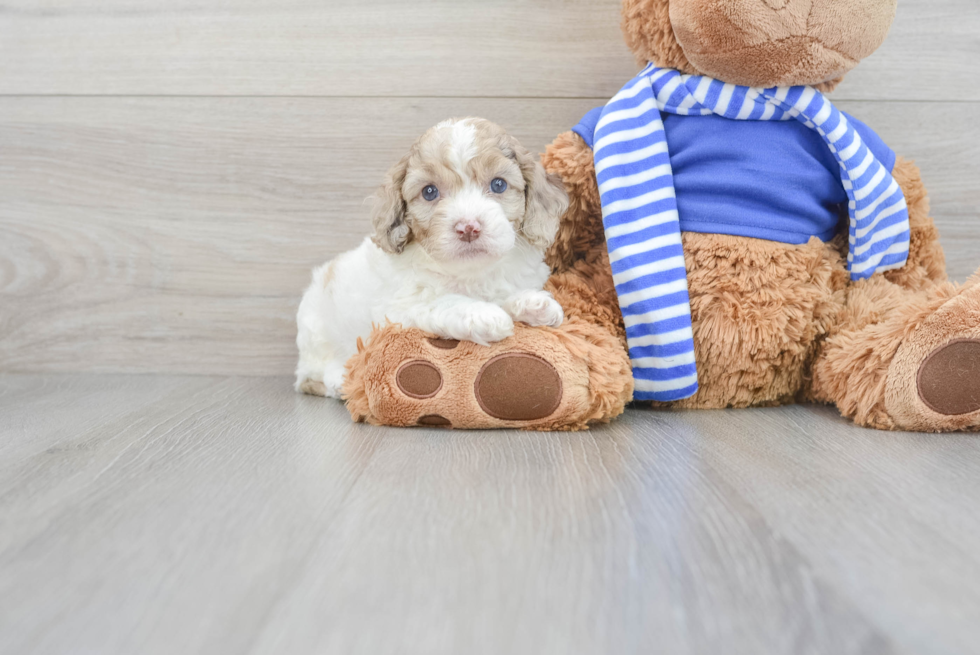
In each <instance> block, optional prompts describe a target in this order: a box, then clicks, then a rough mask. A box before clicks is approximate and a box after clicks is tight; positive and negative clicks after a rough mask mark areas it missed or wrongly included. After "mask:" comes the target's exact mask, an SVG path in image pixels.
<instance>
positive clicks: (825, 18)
mask: <svg viewBox="0 0 980 655" xmlns="http://www.w3.org/2000/svg"><path fill="white" fill-rule="evenodd" d="M896 4H897V0H623V32H624V34H625V36H626V42H627V44H628V45H629V47H630V49H631V50H632V51H633V53H634V54H635V55H636V57H637V59H638V60H639V61H640V62H643V63H645V62H647V61H651V62H653V63H654V64H656V65H658V66H661V67H666V68H676V69H677V70H679V71H681V72H682V73H688V74H692V75H708V76H710V77H714V78H716V79H719V80H722V81H723V82H728V83H731V84H740V85H746V86H761V87H770V86H795V85H813V86H817V87H819V88H822V89H824V90H829V89H830V88H833V86H834V85H836V83H837V82H839V81H840V80H841V79H842V78H843V77H844V74H845V73H847V72H848V71H849V70H851V69H852V68H854V67H855V66H856V65H857V64H858V62H859V61H861V60H862V59H864V58H865V57H867V56H868V55H870V54H871V53H872V52H874V51H875V50H877V49H878V46H880V45H881V44H882V42H883V41H884V40H885V35H886V34H887V33H888V29H889V27H891V24H892V20H893V19H894V18H895V8H896Z"/></svg>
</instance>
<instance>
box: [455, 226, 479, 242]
mask: <svg viewBox="0 0 980 655" xmlns="http://www.w3.org/2000/svg"><path fill="white" fill-rule="evenodd" d="M456 234H457V235H458V236H459V238H460V240H461V241H465V242H466V243H470V242H472V241H476V240H477V239H479V238H480V224H479V223H477V222H476V221H460V222H459V223H456Z"/></svg>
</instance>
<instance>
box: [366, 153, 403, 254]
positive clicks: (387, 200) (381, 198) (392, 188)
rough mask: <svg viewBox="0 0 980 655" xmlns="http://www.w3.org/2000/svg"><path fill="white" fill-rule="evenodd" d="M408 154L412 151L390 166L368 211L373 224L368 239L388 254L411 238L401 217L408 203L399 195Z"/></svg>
mask: <svg viewBox="0 0 980 655" xmlns="http://www.w3.org/2000/svg"><path fill="white" fill-rule="evenodd" d="M411 156H412V153H408V154H407V155H405V156H404V157H402V159H401V161H399V162H398V163H397V164H395V165H394V166H392V167H391V170H389V171H388V173H387V175H385V181H384V183H383V184H382V185H381V186H380V187H379V188H378V190H377V191H376V192H375V194H374V197H373V199H372V200H373V204H374V208H373V210H372V212H371V225H372V226H373V227H374V234H373V235H372V236H371V241H373V242H374V243H375V245H377V246H378V247H379V248H381V249H382V250H384V251H385V252H387V253H391V254H397V253H400V252H401V251H403V250H405V246H407V245H408V242H409V241H411V239H412V229H411V228H410V227H409V226H408V223H406V219H405V214H406V212H407V211H408V207H407V206H406V205H405V200H404V198H402V185H403V184H404V183H405V174H406V172H407V171H408V160H409V158H410V157H411Z"/></svg>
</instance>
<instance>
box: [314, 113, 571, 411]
mask: <svg viewBox="0 0 980 655" xmlns="http://www.w3.org/2000/svg"><path fill="white" fill-rule="evenodd" d="M375 199H376V204H375V209H374V212H373V217H372V223H373V228H374V234H373V235H372V236H370V237H368V238H366V239H365V240H364V241H363V242H362V243H361V245H360V246H359V247H358V248H357V249H355V250H351V251H350V252H346V253H344V254H343V255H340V256H339V257H337V258H336V259H334V260H333V261H331V262H328V263H326V264H324V265H323V266H320V267H319V268H317V269H316V270H315V271H314V272H313V283H312V284H311V285H310V287H309V288H308V289H307V290H306V293H305V294H304V295H303V301H302V302H301V303H300V307H299V313H298V314H297V316H296V322H297V325H298V328H299V334H298V336H297V338H296V343H297V345H298V346H299V365H298V366H297V368H296V388H297V390H300V391H305V392H307V393H313V394H318V395H325V396H332V397H336V398H339V397H340V396H341V393H342V390H343V383H344V364H345V363H346V362H347V360H348V359H349V358H350V357H351V355H353V354H354V353H355V352H356V349H357V339H358V337H361V338H367V337H368V335H369V334H370V333H371V329H372V324H377V325H384V324H385V322H386V321H391V322H393V323H400V324H401V325H402V326H403V327H416V328H421V329H422V330H425V331H427V332H431V333H433V334H435V335H437V336H439V337H444V338H449V339H459V340H465V341H473V342H475V343H479V344H483V345H486V344H489V343H491V342H494V341H500V340H501V339H504V338H506V337H508V336H510V335H511V334H513V332H514V321H523V322H524V323H527V324H529V325H550V326H558V325H560V324H561V322H562V320H563V319H564V314H563V312H562V308H561V305H559V304H558V303H557V302H556V301H555V299H554V298H553V297H552V296H551V294H550V293H548V292H547V291H544V290H543V289H542V287H543V286H544V283H545V281H546V280H547V279H548V276H549V275H550V273H551V271H550V270H549V268H548V266H547V265H546V264H545V263H544V252H545V250H546V249H547V248H548V247H549V246H550V245H551V243H552V241H553V240H554V238H555V234H556V232H557V230H558V221H559V219H560V218H561V216H562V214H564V213H565V209H566V208H567V207H568V197H567V195H566V194H565V189H564V187H563V186H562V182H561V180H560V179H559V178H558V177H556V176H549V175H548V174H547V173H546V172H545V170H544V167H542V165H541V163H540V162H539V161H538V158H537V157H534V156H532V155H531V153H529V152H528V151H527V150H526V149H525V148H524V147H523V146H521V144H520V143H518V141H517V140H516V139H515V138H514V137H512V136H510V135H509V134H507V133H506V132H505V131H504V130H503V129H501V128H500V127H499V126H497V125H495V124H493V123H491V122H490V121H487V120H483V119H480V118H465V119H461V120H448V121H444V122H442V123H439V124H438V125H436V126H435V127H433V128H432V129H430V130H429V131H428V132H426V133H425V134H423V135H422V137H421V138H420V139H419V140H418V141H417V142H416V143H415V145H413V146H412V148H411V150H409V152H408V154H407V155H405V157H403V158H402V160H401V161H400V162H398V163H397V164H396V165H395V166H394V168H392V169H391V170H390V171H389V172H388V175H387V176H386V178H385V182H384V184H383V185H382V186H381V188H380V189H379V191H378V193H377V194H376V198H375Z"/></svg>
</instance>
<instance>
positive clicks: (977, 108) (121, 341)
mask: <svg viewBox="0 0 980 655" xmlns="http://www.w3.org/2000/svg"><path fill="white" fill-rule="evenodd" d="M899 4H900V6H899V17H898V19H897V22H896V24H895V26H894V28H893V30H892V33H891V35H890V37H889V40H888V41H887V43H886V44H885V46H884V47H883V48H882V49H881V50H880V51H879V52H878V53H876V54H875V55H874V56H872V57H871V58H870V59H869V60H868V61H866V62H864V63H863V64H862V66H861V67H860V68H859V69H858V70H857V71H855V72H854V73H852V74H851V76H850V77H849V78H848V80H847V81H845V83H844V84H843V85H842V86H841V88H840V89H839V90H838V92H837V93H836V94H835V95H834V98H835V100H836V101H837V102H838V104H839V105H840V106H841V107H842V108H843V109H845V110H847V111H849V112H852V113H854V114H855V115H857V116H858V117H860V118H862V119H863V120H865V121H866V122H868V123H869V124H870V125H872V126H873V127H874V128H876V129H877V130H878V131H879V132H880V133H881V134H882V136H883V137H884V138H885V139H886V140H887V141H888V142H889V143H890V144H891V145H892V146H893V147H894V148H895V149H896V150H897V151H898V152H899V153H901V154H903V155H905V156H907V157H910V158H913V159H915V160H916V161H917V162H918V163H919V164H920V166H921V167H922V169H923V171H924V174H925V178H926V181H927V184H928V186H929V187H930V189H931V192H932V198H933V206H934V213H935V216H936V219H937V221H938V223H939V225H940V228H941V230H942V233H943V236H944V242H945V245H946V247H947V252H948V254H949V260H950V271H951V274H952V275H953V276H954V277H955V278H958V279H963V278H965V277H966V276H968V275H969V274H971V273H972V272H973V271H974V270H975V269H976V268H977V267H978V266H980V3H978V2H977V1H976V0H901V1H900V3H899ZM618 22H619V14H618V0H537V1H534V2H528V1H524V0H500V1H497V2H493V3H488V2H484V1H479V0H432V1H425V2H401V1H398V0H356V1H355V0H327V1H322V0H238V1H235V2H232V1H230V0H209V1H206V2H202V1H196V0H195V1H192V0H174V1H169V0H168V1H166V2H165V1H164V0H139V1H136V0H6V1H4V2H3V3H2V5H0V370H6V371H49V372H59V371H95V372H140V373H143V372H171V373H195V374H206V373H210V374H232V373H234V374H250V375H279V374H288V373H289V372H290V371H291V370H292V367H293V364H294V346H293V343H292V341H293V336H294V324H293V315H294V311H295V308H296V306H297V303H298V299H299V295H300V293H301V291H302V289H303V287H304V286H305V284H306V283H307V279H308V275H309V270H310V268H311V267H312V266H314V265H315V264H317V263H320V262H322V261H324V260H326V259H329V258H330V257H332V256H333V255H335V254H337V253H338V252H341V251H343V250H345V249H348V248H350V247H352V246H353V245H355V244H356V243H357V242H358V241H359V240H360V239H361V238H362V236H363V235H364V234H365V233H366V230H367V215H366V210H365V207H364V204H363V200H364V198H365V197H366V196H367V195H368V194H369V193H370V191H371V190H372V189H373V187H374V186H375V185H376V184H377V183H379V182H380V180H381V177H382V175H383V173H384V171H385V169H386V168H387V167H388V166H389V165H390V164H391V163H393V162H394V161H396V160H397V158H398V157H399V156H400V154H401V153H402V152H404V150H405V148H406V147H407V146H408V145H409V144H410V143H411V141H412V140H414V138H415V137H416V136H417V135H418V134H419V133H421V132H422V131H423V130H424V129H425V128H427V127H429V126H430V125H432V124H433V123H435V122H437V121H438V120H441V119H442V118H445V117H447V116H453V115H468V114H478V115H483V116H486V117H488V118H490V119H492V120H495V121H498V122H500V123H502V124H503V125H505V126H506V127H508V128H509V129H511V130H512V131H513V132H514V133H515V134H516V135H518V136H519V137H520V138H521V139H522V140H523V141H524V142H525V143H526V144H527V145H528V146H529V147H531V148H533V149H537V150H542V149H543V148H544V146H545V144H546V143H548V142H549V141H551V139H552V138H554V136H555V135H557V134H558V133H560V132H562V131H564V130H567V129H569V128H570V127H571V126H572V125H573V124H574V123H575V122H577V120H578V118H579V117H580V116H581V115H582V114H583V113H585V112H586V111H587V110H589V109H591V108H592V107H595V106H598V105H600V104H602V103H603V102H604V101H605V100H606V99H607V98H608V97H609V96H610V95H612V94H613V93H614V92H615V91H616V90H617V89H618V88H619V87H620V86H621V85H622V84H623V83H624V82H625V81H626V80H627V79H629V77H631V76H632V74H633V73H634V71H635V65H634V62H633V60H632V57H631V55H630V54H629V53H628V52H627V50H626V48H625V45H624V44H623V43H622V39H621V37H620V34H619V27H618Z"/></svg>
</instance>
